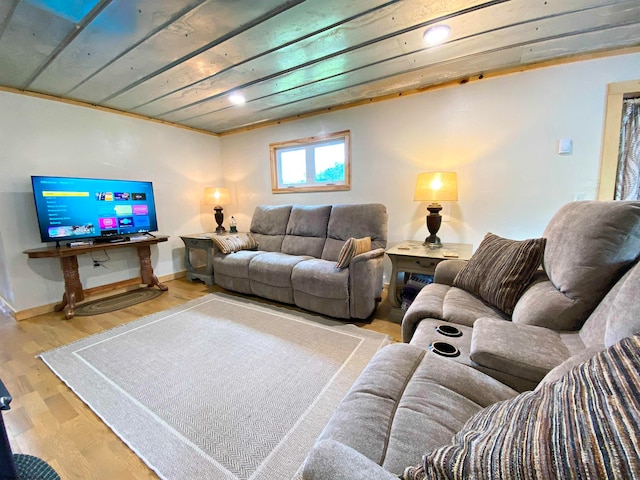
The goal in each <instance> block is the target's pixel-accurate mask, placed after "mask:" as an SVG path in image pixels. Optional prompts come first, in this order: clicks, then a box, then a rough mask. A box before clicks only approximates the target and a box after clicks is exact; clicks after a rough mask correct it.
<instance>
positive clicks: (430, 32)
mask: <svg viewBox="0 0 640 480" xmlns="http://www.w3.org/2000/svg"><path fill="white" fill-rule="evenodd" d="M449 35H451V27H449V25H436V26H435V27H431V28H429V29H427V31H426V32H424V36H423V38H424V41H425V43H426V44H428V45H438V44H439V43H442V42H444V41H445V40H446V39H447V38H449Z"/></svg>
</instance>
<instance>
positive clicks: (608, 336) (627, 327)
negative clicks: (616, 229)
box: [604, 263, 640, 347]
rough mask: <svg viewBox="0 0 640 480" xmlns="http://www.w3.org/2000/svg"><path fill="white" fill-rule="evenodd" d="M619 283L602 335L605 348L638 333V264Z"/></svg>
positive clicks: (639, 286)
mask: <svg viewBox="0 0 640 480" xmlns="http://www.w3.org/2000/svg"><path fill="white" fill-rule="evenodd" d="M621 283H622V285H621V287H620V290H619V291H618V293H617V295H616V297H615V299H614V301H613V303H612V305H611V309H610V310H609V315H608V317H607V325H606V330H605V335H604V344H605V346H607V347H610V346H611V345H613V344H614V343H616V342H618V341H620V340H621V339H623V338H625V337H629V336H631V335H634V334H636V333H640V298H639V296H640V263H637V264H636V265H635V266H634V267H633V269H632V270H631V271H629V272H628V275H626V276H625V278H624V281H623V282H621Z"/></svg>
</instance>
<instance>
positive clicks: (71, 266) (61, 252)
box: [24, 235, 169, 320]
mask: <svg viewBox="0 0 640 480" xmlns="http://www.w3.org/2000/svg"><path fill="white" fill-rule="evenodd" d="M168 239H169V237H168V236H166V235H157V236H155V237H149V238H148V239H146V238H145V239H143V240H129V241H125V242H118V243H97V244H92V245H79V246H77V247H43V248H34V249H31V250H25V252H24V253H26V254H27V255H28V256H29V258H59V259H60V268H61V269H62V275H63V276H64V294H63V295H62V301H61V302H60V303H59V304H57V305H56V306H55V307H54V309H55V311H56V312H60V311H62V310H63V309H64V318H66V319H67V320H68V319H70V318H72V317H73V316H74V315H75V308H76V303H78V302H81V301H82V300H84V290H83V289H82V283H81V282H80V273H79V272H78V255H83V254H85V253H89V252H93V251H96V250H111V249H114V248H132V247H135V248H137V249H138V257H139V259H140V277H141V278H142V283H144V284H146V285H148V286H149V287H153V286H157V287H158V288H159V289H160V290H162V291H166V290H168V287H166V286H164V285H162V284H161V283H160V282H159V281H158V277H156V276H155V275H154V273H153V267H152V266H151V248H150V246H151V245H155V244H156V243H160V242H166V241H167V240H168Z"/></svg>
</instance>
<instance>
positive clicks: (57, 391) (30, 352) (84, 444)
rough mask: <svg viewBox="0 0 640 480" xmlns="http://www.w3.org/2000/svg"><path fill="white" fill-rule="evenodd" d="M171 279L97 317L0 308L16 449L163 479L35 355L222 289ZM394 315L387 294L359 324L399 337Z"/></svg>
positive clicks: (121, 474)
mask: <svg viewBox="0 0 640 480" xmlns="http://www.w3.org/2000/svg"><path fill="white" fill-rule="evenodd" d="M165 284H166V285H167V286H168V287H169V291H168V292H166V293H165V294H163V295H161V296H160V297H158V298H155V299H153V300H150V301H147V302H144V303H141V304H138V305H135V306H133V307H130V308H127V309H123V310H119V311H117V312H113V313H109V314H103V315H97V316H93V317H75V318H73V319H71V320H63V319H62V315H61V314H60V313H50V314H46V315H40V316H38V317H34V318H31V319H27V320H23V321H21V322H16V321H15V320H14V319H13V318H11V317H10V316H9V315H7V314H6V312H2V311H1V310H0V378H2V380H3V382H4V383H5V385H6V386H7V388H8V390H9V392H10V393H11V395H12V397H13V402H12V403H11V410H9V411H5V412H3V417H4V420H5V424H6V427H7V433H8V435H9V441H10V442H11V446H12V448H13V451H14V453H25V454H29V455H35V456H37V457H40V458H42V459H44V460H45V461H47V462H48V463H49V464H50V465H51V466H52V467H53V468H54V469H55V470H56V471H57V472H58V473H59V474H60V476H61V478H62V479H64V480H76V479H78V480H80V479H82V480H91V479H96V480H107V479H109V480H113V479H132V480H136V479H156V478H158V477H157V476H156V475H155V474H154V472H153V471H152V470H150V469H149V468H148V467H147V466H146V465H145V464H144V463H143V462H142V461H141V460H140V459H139V458H138V457H137V456H136V455H135V454H134V453H133V452H132V451H131V450H130V449H129V448H128V447H127V446H126V445H125V444H124V443H123V442H122V441H121V440H120V439H119V438H118V437H117V436H116V435H115V434H114V433H113V432H112V431H111V430H110V429H109V427H107V426H106V425H105V424H104V423H103V422H102V421H101V420H100V419H99V418H98V417H97V416H96V415H95V414H94V413H93V412H92V411H91V410H90V409H89V408H88V407H87V406H86V405H85V404H84V403H83V402H82V401H81V400H80V399H79V398H78V397H76V395H75V394H74V393H73V392H72V391H71V390H70V389H69V388H67V387H66V386H65V385H64V384H63V383H62V382H61V381H60V380H59V379H58V377H56V376H55V375H54V374H53V372H51V370H49V368H48V367H47V366H46V365H45V364H44V363H43V362H42V361H41V360H40V359H38V358H36V355H38V354H40V353H42V352H44V351H47V350H50V349H52V348H56V347H59V346H62V345H66V344H68V343H71V342H73V341H75V340H79V339H81V338H84V337H87V336H89V335H92V334H95V333H99V332H102V331H104V330H107V329H109V328H113V327H115V326H118V325H121V324H123V323H127V322H130V321H132V320H135V319H137V318H140V317H143V316H145V315H150V314H152V313H155V312H159V311H161V310H165V309H167V308H170V307H174V306H177V305H180V304H182V303H184V302H186V301H189V300H192V299H195V298H198V297H201V296H203V295H206V294H207V293H210V292H214V291H223V290H222V289H220V288H219V287H216V286H213V287H207V286H206V285H204V284H202V283H200V282H193V283H192V282H189V281H187V280H185V279H178V280H172V281H170V282H166V283H165ZM252 298H254V297H252ZM292 309H293V310H296V309H295V307H292ZM388 315H389V304H388V303H387V302H386V299H385V294H383V301H382V303H381V304H380V305H379V306H378V309H377V311H376V313H375V314H374V318H373V320H371V321H370V322H363V323H358V324H357V325H358V326H360V327H362V328H366V329H370V330H375V331H378V332H381V333H384V334H387V335H389V336H390V337H391V338H393V339H394V341H401V332H400V325H398V324H396V323H392V322H390V321H388V320H387V318H388Z"/></svg>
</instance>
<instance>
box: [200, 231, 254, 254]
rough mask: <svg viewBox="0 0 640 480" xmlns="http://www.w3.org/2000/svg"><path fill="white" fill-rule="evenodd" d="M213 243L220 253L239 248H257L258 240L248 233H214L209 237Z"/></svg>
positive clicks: (230, 251) (234, 250) (232, 251)
mask: <svg viewBox="0 0 640 480" xmlns="http://www.w3.org/2000/svg"><path fill="white" fill-rule="evenodd" d="M211 240H213V244H214V245H215V246H216V248H217V249H218V250H220V251H221V252H222V253H234V252H237V251H239V250H253V249H255V248H258V242H256V239H255V238H253V236H252V235H251V234H250V233H238V234H237V235H215V236H212V237H211Z"/></svg>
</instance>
